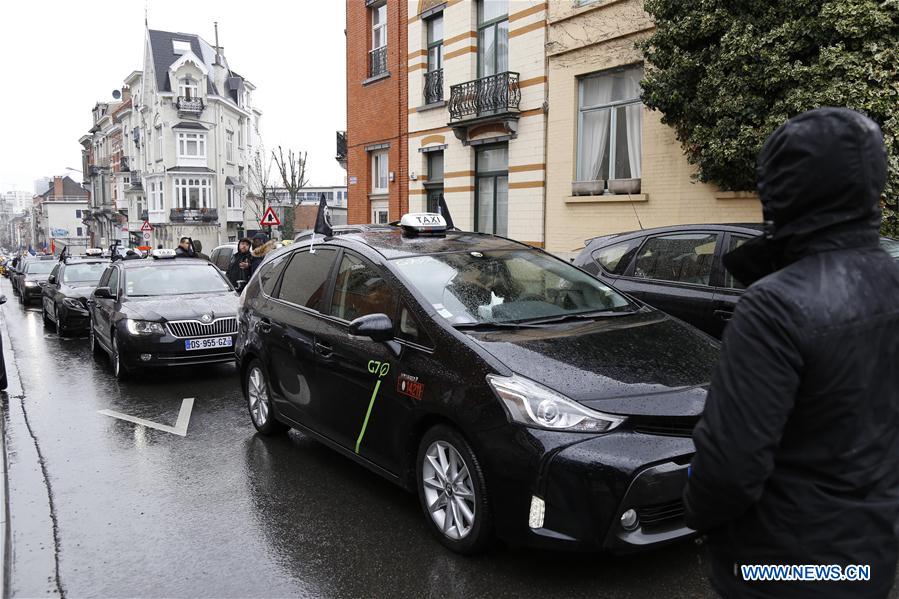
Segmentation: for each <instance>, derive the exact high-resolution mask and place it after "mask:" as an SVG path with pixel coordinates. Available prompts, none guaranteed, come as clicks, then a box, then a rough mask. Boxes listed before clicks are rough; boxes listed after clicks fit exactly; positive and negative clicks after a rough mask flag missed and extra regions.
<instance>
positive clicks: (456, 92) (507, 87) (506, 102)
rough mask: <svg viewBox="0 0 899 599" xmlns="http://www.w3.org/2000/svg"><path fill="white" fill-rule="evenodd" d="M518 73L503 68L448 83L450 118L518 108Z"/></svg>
mask: <svg viewBox="0 0 899 599" xmlns="http://www.w3.org/2000/svg"><path fill="white" fill-rule="evenodd" d="M520 103H521V89H520V88H519V87H518V73H512V72H505V73H497V74H496V75H490V76H489V77H481V78H480V79H475V80H474V81H468V82H466V83H460V84H459V85H453V86H451V87H450V99H449V104H448V106H447V108H448V109H449V113H450V122H453V121H462V120H468V119H470V118H478V117H482V116H489V115H494V114H504V113H509V112H518V105H519V104H520Z"/></svg>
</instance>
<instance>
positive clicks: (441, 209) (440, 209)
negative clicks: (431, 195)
mask: <svg viewBox="0 0 899 599" xmlns="http://www.w3.org/2000/svg"><path fill="white" fill-rule="evenodd" d="M437 213H438V214H439V215H440V216H442V217H443V220H445V221H446V228H447V229H455V228H456V227H455V226H453V217H452V216H450V213H449V208H447V207H446V200H445V199H444V198H443V194H440V200H438V202H437Z"/></svg>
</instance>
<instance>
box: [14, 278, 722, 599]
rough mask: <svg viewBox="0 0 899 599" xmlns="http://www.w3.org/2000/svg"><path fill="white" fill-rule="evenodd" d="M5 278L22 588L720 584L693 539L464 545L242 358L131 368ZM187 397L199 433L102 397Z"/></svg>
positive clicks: (262, 593)
mask: <svg viewBox="0 0 899 599" xmlns="http://www.w3.org/2000/svg"><path fill="white" fill-rule="evenodd" d="M0 292H2V293H5V294H6V296H7V298H8V299H9V302H8V303H7V304H6V305H5V306H4V307H3V309H2V311H3V318H4V320H5V321H6V328H7V329H8V333H9V336H8V337H7V336H5V334H4V339H3V343H4V348H5V351H6V352H7V354H6V355H7V357H8V362H7V369H9V370H10V371H11V374H13V371H14V370H15V369H16V368H18V373H19V378H20V380H21V388H20V387H19V384H18V383H17V382H16V381H15V380H11V382H10V389H9V391H8V395H7V396H6V398H5V400H4V426H5V427H6V430H7V451H8V456H9V467H8V470H9V501H10V514H11V526H12V535H13V537H12V556H11V559H12V562H11V574H10V580H9V586H10V591H11V594H12V595H13V596H18V597H40V596H48V595H53V594H57V593H59V592H60V589H61V590H62V592H63V593H64V594H65V595H67V596H71V597H87V596H98V597H126V596H127V597H288V596H289V597H462V596H466V597H483V596H490V597H538V596H539V597H598V596H602V597H629V598H631V597H633V598H636V597H653V598H654V599H657V598H660V597H704V596H709V594H710V592H709V587H708V585H707V583H706V581H705V578H704V575H703V570H702V565H701V562H700V557H699V552H698V550H697V549H696V547H695V546H694V545H693V544H692V543H683V544H679V545H676V546H674V547H670V548H668V549H664V550H660V551H657V552H654V553H651V554H648V555H643V556H639V557H630V558H617V557H610V556H606V555H573V554H557V553H536V552H533V551H527V550H519V549H512V548H508V547H502V546H500V547H496V548H494V549H493V550H492V551H491V552H490V553H489V554H487V555H485V556H482V557H478V558H475V559H472V558H464V557H460V556H457V555H454V554H451V553H449V552H447V551H446V550H444V549H443V548H442V547H441V546H440V545H438V544H437V543H436V542H435V541H434V540H432V539H431V537H430V536H429V534H428V531H427V529H426V528H425V526H424V522H423V521H422V517H421V515H420V513H419V508H418V504H417V501H416V499H415V497H414V496H412V495H410V494H407V493H406V492H404V491H403V490H401V489H399V488H397V487H395V486H393V485H392V484H391V483H388V482H386V481H384V480H382V479H380V478H378V477H377V476H375V475H374V474H372V473H370V472H368V471H367V470H364V469H363V468H361V467H359V466H356V465H355V464H353V463H352V462H350V461H349V460H347V459H345V458H343V457H341V456H339V455H337V454H335V453H333V452H332V451H330V450H328V449H326V448H324V447H322V446H320V445H318V444H317V443H315V442H314V441H312V440H310V439H308V438H306V437H304V436H303V435H301V434H298V433H296V432H291V433H290V434H289V435H287V436H285V437H282V438H263V437H260V436H257V435H256V434H255V430H254V429H253V427H252V425H251V424H250V420H249V417H248V415H247V412H246V408H245V406H244V403H243V398H242V394H241V393H240V390H239V382H238V378H237V375H236V371H235V369H234V367H233V366H231V365H227V366H215V367H204V368H195V369H187V370H183V369H182V370H172V371H164V372H158V373H156V374H155V375H152V376H147V377H144V378H140V379H138V380H135V381H133V382H127V383H124V384H120V383H118V382H116V381H115V379H114V378H113V377H112V375H111V370H110V367H109V364H108V361H107V360H105V359H101V360H99V361H98V360H95V359H93V358H92V356H91V354H90V351H89V348H88V342H87V339H86V337H85V338H75V339H59V338H57V337H56V335H55V334H52V333H50V332H49V331H47V330H45V329H44V327H43V325H42V322H41V315H40V310H39V309H38V308H37V307H34V306H33V307H31V308H29V309H27V310H25V309H23V308H22V307H21V306H19V305H18V302H17V301H16V299H15V298H14V297H13V295H12V292H11V289H10V287H9V283H8V281H6V280H5V279H4V280H3V281H2V283H0ZM10 342H11V345H12V347H10V345H9V344H10ZM10 350H12V351H13V352H14V355H15V364H13V363H10V362H9V356H10ZM12 379H15V376H12ZM188 397H192V398H194V407H193V412H192V414H191V417H190V423H189V426H188V430H187V435H186V436H184V437H181V436H177V435H174V434H171V433H167V432H163V431H159V430H154V429H151V428H147V427H144V426H140V425H135V424H132V423H130V422H125V421H122V420H117V419H114V418H111V417H108V416H105V415H102V414H99V413H98V411H99V410H114V411H116V412H121V413H124V414H128V415H132V416H136V417H139V418H145V419H147V420H151V421H154V422H158V423H160V424H165V425H174V424H175V422H176V420H177V417H178V412H179V409H180V407H181V403H182V399H183V398H188ZM498 509H502V508H501V506H499V507H498Z"/></svg>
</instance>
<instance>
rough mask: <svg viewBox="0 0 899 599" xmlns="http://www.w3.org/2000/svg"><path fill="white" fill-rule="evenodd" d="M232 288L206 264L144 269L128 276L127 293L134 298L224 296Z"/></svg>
mask: <svg viewBox="0 0 899 599" xmlns="http://www.w3.org/2000/svg"><path fill="white" fill-rule="evenodd" d="M230 289H231V288H230V287H229V286H228V284H227V283H226V282H225V280H224V279H223V278H222V277H221V275H220V274H219V273H218V272H217V271H215V270H213V268H212V267H209V266H206V265H203V266H199V267H193V266H167V267H163V268H159V267H156V266H144V267H138V268H130V269H128V270H127V272H126V273H125V294H126V295H128V296H130V297H151V296H162V295H187V294H194V293H224V292H227V291H230Z"/></svg>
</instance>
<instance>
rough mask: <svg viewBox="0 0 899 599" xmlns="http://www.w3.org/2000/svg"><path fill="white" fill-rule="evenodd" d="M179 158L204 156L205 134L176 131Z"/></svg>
mask: <svg viewBox="0 0 899 599" xmlns="http://www.w3.org/2000/svg"><path fill="white" fill-rule="evenodd" d="M178 157H179V158H206V134H205V133H185V132H181V131H179V132H178Z"/></svg>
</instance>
